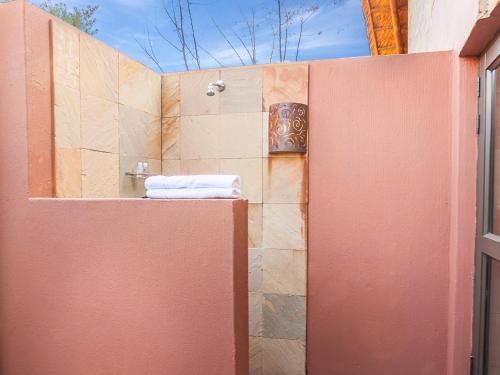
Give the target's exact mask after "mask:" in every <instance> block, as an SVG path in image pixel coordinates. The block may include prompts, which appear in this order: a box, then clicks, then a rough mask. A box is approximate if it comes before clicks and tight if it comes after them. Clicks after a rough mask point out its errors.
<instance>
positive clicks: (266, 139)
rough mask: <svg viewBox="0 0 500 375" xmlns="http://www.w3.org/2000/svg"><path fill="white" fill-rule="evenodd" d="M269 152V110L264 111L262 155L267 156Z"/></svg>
mask: <svg viewBox="0 0 500 375" xmlns="http://www.w3.org/2000/svg"><path fill="white" fill-rule="evenodd" d="M270 155H271V154H269V112H262V156H263V157H265V158H267V157H268V156H270Z"/></svg>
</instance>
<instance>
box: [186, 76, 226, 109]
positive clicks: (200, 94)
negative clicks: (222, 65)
mask: <svg viewBox="0 0 500 375" xmlns="http://www.w3.org/2000/svg"><path fill="white" fill-rule="evenodd" d="M219 77H220V72H219V71H218V70H205V71H197V72H187V73H183V74H181V115H182V116H197V115H215V114H218V113H219V99H220V96H221V95H220V94H219V93H217V94H216V95H215V96H207V88H208V84H209V83H211V82H215V81H217V80H218V79H219Z"/></svg>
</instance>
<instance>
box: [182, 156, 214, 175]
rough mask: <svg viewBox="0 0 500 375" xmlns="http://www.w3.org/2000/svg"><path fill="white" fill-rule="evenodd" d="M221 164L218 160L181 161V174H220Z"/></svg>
mask: <svg viewBox="0 0 500 375" xmlns="http://www.w3.org/2000/svg"><path fill="white" fill-rule="evenodd" d="M219 164H220V160H218V159H199V160H181V174H183V175H188V176H189V175H194V174H219V171H220V166H219Z"/></svg>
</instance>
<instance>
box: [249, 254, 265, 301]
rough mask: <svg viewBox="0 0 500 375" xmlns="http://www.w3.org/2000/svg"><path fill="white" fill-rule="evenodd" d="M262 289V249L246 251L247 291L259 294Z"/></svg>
mask: <svg viewBox="0 0 500 375" xmlns="http://www.w3.org/2000/svg"><path fill="white" fill-rule="evenodd" d="M261 287H262V249H248V290H249V291H250V292H260V291H261Z"/></svg>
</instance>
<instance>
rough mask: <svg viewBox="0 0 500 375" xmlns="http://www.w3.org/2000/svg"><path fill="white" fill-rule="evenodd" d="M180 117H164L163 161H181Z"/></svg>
mask: <svg viewBox="0 0 500 375" xmlns="http://www.w3.org/2000/svg"><path fill="white" fill-rule="evenodd" d="M180 128H181V119H180V117H164V118H162V120H161V148H162V152H161V153H162V159H174V160H175V159H180V157H181V150H180V147H179V146H180V138H179V137H180Z"/></svg>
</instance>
